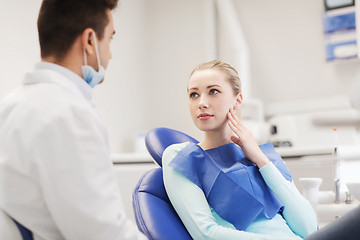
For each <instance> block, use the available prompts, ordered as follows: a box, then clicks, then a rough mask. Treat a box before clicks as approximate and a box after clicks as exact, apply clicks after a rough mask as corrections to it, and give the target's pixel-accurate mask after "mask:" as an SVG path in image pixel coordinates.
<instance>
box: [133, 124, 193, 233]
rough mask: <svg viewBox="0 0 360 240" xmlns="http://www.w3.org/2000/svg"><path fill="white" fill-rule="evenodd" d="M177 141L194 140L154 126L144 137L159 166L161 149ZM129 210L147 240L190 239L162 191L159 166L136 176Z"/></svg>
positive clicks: (182, 134)
mask: <svg viewBox="0 0 360 240" xmlns="http://www.w3.org/2000/svg"><path fill="white" fill-rule="evenodd" d="M181 142H195V143H197V142H198V141H197V140H196V139H194V138H192V137H190V136H188V135H186V134H184V133H182V132H179V131H176V130H173V129H169V128H155V129H152V130H150V131H149V132H148V133H147V135H146V136H145V143H146V147H147V149H148V151H149V153H150V154H151V156H152V157H153V158H154V160H155V161H156V162H157V163H158V164H159V166H162V164H161V157H162V153H163V151H164V150H165V148H167V147H168V146H169V145H171V144H174V143H181ZM133 209H134V214H135V219H136V224H137V226H138V228H139V230H140V231H141V232H142V233H144V234H145V235H146V236H147V237H148V239H151V240H169V239H171V240H191V239H192V238H191V237H190V235H189V233H188V232H187V230H186V228H185V227H184V225H183V224H182V222H181V220H180V218H179V217H178V215H177V214H176V212H175V209H174V208H173V207H172V205H171V203H170V200H169V198H168V196H167V194H166V191H165V188H164V183H163V175H162V169H161V168H156V169H152V170H150V171H148V172H147V173H145V174H144V176H143V177H142V178H141V179H140V181H139V182H138V184H137V186H136V188H135V190H134V193H133Z"/></svg>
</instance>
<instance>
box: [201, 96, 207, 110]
mask: <svg viewBox="0 0 360 240" xmlns="http://www.w3.org/2000/svg"><path fill="white" fill-rule="evenodd" d="M208 107H209V104H208V101H207V99H206V97H205V96H201V97H200V101H199V108H200V109H202V108H208Z"/></svg>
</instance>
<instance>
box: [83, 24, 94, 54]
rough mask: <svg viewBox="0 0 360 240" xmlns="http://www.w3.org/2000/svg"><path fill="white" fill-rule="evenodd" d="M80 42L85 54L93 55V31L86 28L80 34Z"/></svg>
mask: <svg viewBox="0 0 360 240" xmlns="http://www.w3.org/2000/svg"><path fill="white" fill-rule="evenodd" d="M81 42H82V45H83V47H84V48H85V50H86V52H87V54H90V55H92V54H95V47H94V46H95V45H94V30H93V29H91V28H86V29H85V30H84V31H83V33H82V34H81Z"/></svg>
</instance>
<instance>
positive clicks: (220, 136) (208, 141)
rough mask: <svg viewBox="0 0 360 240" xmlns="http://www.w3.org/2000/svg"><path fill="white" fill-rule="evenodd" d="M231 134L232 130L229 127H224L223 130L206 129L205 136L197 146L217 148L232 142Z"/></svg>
mask: <svg viewBox="0 0 360 240" xmlns="http://www.w3.org/2000/svg"><path fill="white" fill-rule="evenodd" d="M231 136H232V131H231V129H230V128H229V127H226V128H225V129H223V131H206V132H205V138H204V139H203V140H202V141H201V142H200V143H199V146H200V147H201V148H202V149H204V150H207V149H211V148H217V147H220V146H222V145H225V144H228V143H232V141H231V139H230V137H231Z"/></svg>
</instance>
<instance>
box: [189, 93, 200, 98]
mask: <svg viewBox="0 0 360 240" xmlns="http://www.w3.org/2000/svg"><path fill="white" fill-rule="evenodd" d="M189 96H190V98H195V97H197V96H199V94H197V93H194V92H193V93H190V94H189Z"/></svg>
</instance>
